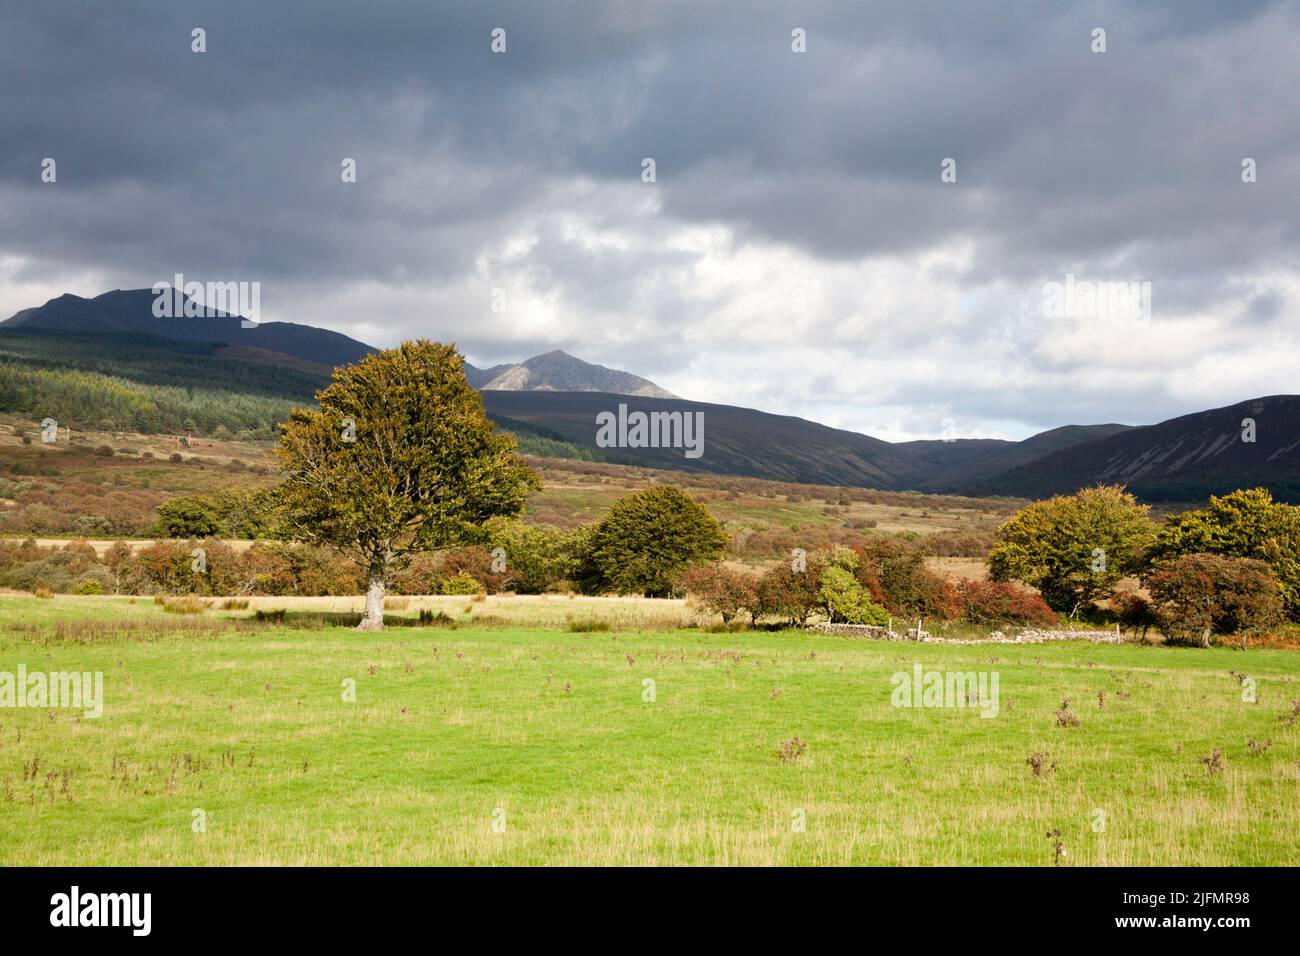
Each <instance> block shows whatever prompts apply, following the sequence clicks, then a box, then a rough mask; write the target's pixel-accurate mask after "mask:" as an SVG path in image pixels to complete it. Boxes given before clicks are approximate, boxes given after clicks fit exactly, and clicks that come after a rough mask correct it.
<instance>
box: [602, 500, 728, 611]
mask: <svg viewBox="0 0 1300 956" xmlns="http://www.w3.org/2000/svg"><path fill="white" fill-rule="evenodd" d="M583 543H584V545H585V546H586V551H585V553H584V554H583V555H582V556H581V565H580V568H579V570H578V575H577V576H578V578H579V581H580V583H581V584H582V586H583V588H584V589H585V590H588V591H591V592H601V591H613V592H615V593H617V594H644V595H645V596H646V597H671V596H672V594H673V590H674V588H675V586H676V584H677V582H678V580H679V579H680V578H681V576H682V574H683V572H685V571H686V569H687V568H689V567H691V566H692V565H695V564H701V563H704V562H707V561H712V560H715V559H716V558H718V557H720V556H721V554H722V551H723V549H724V548H725V547H726V544H727V539H726V535H724V534H723V532H722V526H721V525H719V524H718V522H717V519H715V518H714V517H713V516H712V515H711V514H709V513H708V511H706V510H705V509H704V507H703V506H702V505H700V503H699V502H698V501H696V500H695V499H694V498H692V497H691V496H690V495H688V494H687V493H686V492H684V491H682V490H681V489H680V488H677V487H674V486H672V485H656V486H654V487H651V488H646V489H644V490H642V491H638V492H636V494H633V495H629V496H628V497H626V498H621V499H619V500H618V501H616V502H614V505H613V507H611V508H610V509H609V512H608V513H607V514H606V515H605V517H604V518H602V519H601V520H600V521H599V522H597V523H596V526H595V528H594V530H593V531H592V532H591V534H590V536H589V537H588V538H587V539H585V540H584V542H583Z"/></svg>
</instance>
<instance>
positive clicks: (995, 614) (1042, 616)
mask: <svg viewBox="0 0 1300 956" xmlns="http://www.w3.org/2000/svg"><path fill="white" fill-rule="evenodd" d="M955 592H956V602H957V614H958V616H959V617H960V618H961V620H963V621H965V622H966V623H968V624H979V625H990V626H998V625H1022V626H1028V627H1050V626H1052V625H1053V624H1056V623H1057V617H1056V614H1055V613H1054V612H1053V611H1052V609H1051V608H1050V607H1048V606H1047V602H1046V601H1044V600H1043V599H1042V598H1041V597H1039V596H1038V595H1037V594H1032V593H1030V592H1028V591H1023V590H1021V589H1020V588H1018V587H1016V586H1015V585H1014V584H1008V583H1006V582H999V581H961V582H959V583H958V584H957V586H956V589H955Z"/></svg>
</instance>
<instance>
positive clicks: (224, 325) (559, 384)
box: [0, 289, 676, 398]
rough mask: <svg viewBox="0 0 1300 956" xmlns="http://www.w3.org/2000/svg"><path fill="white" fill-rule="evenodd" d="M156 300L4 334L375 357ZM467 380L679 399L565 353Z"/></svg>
mask: <svg viewBox="0 0 1300 956" xmlns="http://www.w3.org/2000/svg"><path fill="white" fill-rule="evenodd" d="M155 298H156V296H155V294H154V292H153V290H152V289H130V290H125V291H124V290H121V289H117V290H114V291H113V292H105V293H104V294H103V295H98V296H95V298H93V299H84V298H82V297H81V296H78V295H71V294H65V295H61V296H59V297H58V298H57V299H51V300H50V301H49V302H46V303H45V304H44V305H42V306H38V307H36V308H31V309H23V310H22V311H20V312H18V313H16V314H15V315H13V316H12V317H11V318H9V319H8V320H6V321H4V322H0V328H3V329H6V330H12V329H24V330H29V331H40V332H78V333H88V332H94V333H101V334H112V335H118V336H121V335H148V336H157V337H161V338H164V339H172V340H174V341H177V342H206V343H212V344H214V345H218V346H224V347H225V352H224V354H225V356H226V357H227V358H238V359H240V360H243V361H250V362H256V363H258V364H262V365H276V364H279V365H284V366H286V367H290V368H297V369H299V370H302V371H312V372H324V373H325V375H326V376H328V374H329V371H330V369H332V368H334V367H335V366H337V365H350V364H352V363H354V362H357V361H360V360H361V359H362V358H364V357H365V356H366V355H369V354H370V353H371V352H373V351H375V349H374V347H373V346H370V345H367V344H365V343H364V342H358V341H357V340H356V339H353V338H349V337H348V336H346V335H343V334H341V333H339V332H331V331H329V330H328V329H319V328H316V327H315V326H311V325H298V324H295V323H293V322H262V323H259V324H258V325H256V326H254V327H253V328H243V320H242V319H241V318H240V317H239V316H235V315H226V314H220V315H216V316H212V317H204V318H164V319H160V318H157V317H155V316H154V314H153V306H154V300H155ZM186 301H189V300H188V299H187V300H186ZM304 363H306V364H304ZM465 377H466V378H467V379H468V380H469V383H470V384H471V385H473V386H474V387H475V388H484V389H491V390H493V391H500V390H508V391H557V392H560V391H564V392H567V391H572V392H614V393H618V394H623V395H646V396H653V397H656V398H675V397H676V396H674V395H673V394H672V393H671V392H668V391H665V390H664V389H662V388H660V387H659V386H658V385H656V384H654V382H649V381H646V380H645V379H644V378H641V377H640V376H637V375H633V374H631V373H630V372H620V371H618V370H616V369H610V368H605V367H604V366H603V365H592V364H591V363H590V362H584V361H582V360H581V359H578V358H574V357H573V356H572V355H569V354H567V353H565V352H560V351H554V352H547V353H546V354H544V355H537V356H534V357H533V358H530V359H528V360H527V361H525V362H520V363H518V364H515V365H494V366H493V367H491V368H487V369H480V368H476V367H475V366H473V365H470V364H469V363H468V362H467V363H465Z"/></svg>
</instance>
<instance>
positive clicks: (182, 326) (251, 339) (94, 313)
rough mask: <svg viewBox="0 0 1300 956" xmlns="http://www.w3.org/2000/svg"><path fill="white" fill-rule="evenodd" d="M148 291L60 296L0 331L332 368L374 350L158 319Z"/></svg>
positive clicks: (212, 322)
mask: <svg viewBox="0 0 1300 956" xmlns="http://www.w3.org/2000/svg"><path fill="white" fill-rule="evenodd" d="M154 298H155V296H154V293H153V290H151V289H128V290H122V289H116V290H114V291H112V292H105V293H104V294H103V295H98V296H95V298H93V299H83V298H82V297H81V296H79V295H71V294H64V295H61V296H59V297H58V298H57V299H51V300H50V301H49V302H46V303H45V304H44V305H42V306H39V307H37V308H33V309H23V310H22V311H20V312H17V313H15V314H14V315H13V316H12V317H11V318H9V319H7V320H5V321H4V322H2V323H0V328H5V329H36V330H41V331H46V332H99V333H105V334H114V333H116V334H128V335H129V334H135V335H157V336H162V337H163V338H168V339H173V340H175V341H178V342H212V343H219V344H224V345H229V346H240V347H244V348H256V349H263V350H265V351H268V352H279V353H282V354H284V355H291V356H293V357H294V358H298V359H305V360H306V361H308V362H316V363H318V364H321V365H327V366H329V367H331V368H332V367H334V366H336V365H348V364H351V363H353V362H357V361H360V360H361V359H363V358H365V357H366V356H367V355H369V354H370V353H371V352H373V351H375V349H374V348H373V347H371V346H369V345H366V344H365V343H364V342H358V341H357V340H356V339H353V338H349V337H348V336H346V335H343V334H342V333H340V332H331V331H330V330H329V329H318V328H316V327H315V326H312V325H298V324H296V323H293V322H261V323H258V324H257V325H256V326H254V327H253V328H242V327H241V326H242V322H243V320H242V319H241V318H240V317H239V316H235V315H224V314H222V315H216V316H212V317H204V318H185V317H178V318H167V319H159V318H156V317H155V316H154V314H153V303H154Z"/></svg>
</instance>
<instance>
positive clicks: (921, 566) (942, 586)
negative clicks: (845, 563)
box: [853, 537, 957, 619]
mask: <svg viewBox="0 0 1300 956" xmlns="http://www.w3.org/2000/svg"><path fill="white" fill-rule="evenodd" d="M853 550H854V551H855V552H856V554H857V555H858V571H857V575H858V580H859V581H861V582H862V583H863V585H864V586H865V587H866V588H867V590H868V591H869V592H870V593H871V596H872V598H873V600H875V601H876V602H878V603H880V604H883V605H884V606H885V607H886V608H887V609H888V610H889V611H890V612H891V613H892V614H897V615H899V616H905V617H930V618H945V619H946V618H951V617H953V616H954V615H955V614H956V610H957V608H956V598H955V595H954V594H953V590H952V587H951V586H950V585H949V584H948V582H946V581H945V580H944V579H943V578H941V577H939V575H937V574H935V573H933V572H932V571H930V570H928V569H927V568H926V566H925V551H924V550H923V549H922V548H921V547H920V546H918V545H916V544H914V543H912V542H909V541H904V540H902V539H900V538H885V537H880V538H868V539H867V540H866V541H864V542H863V543H862V544H860V545H858V546H857V547H855V548H854V549H853Z"/></svg>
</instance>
